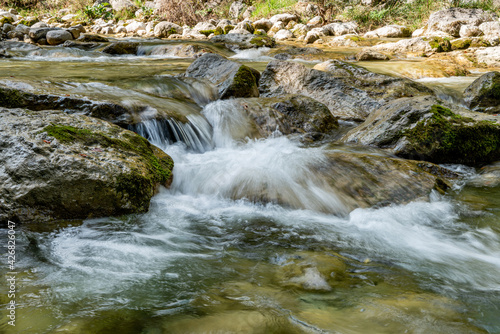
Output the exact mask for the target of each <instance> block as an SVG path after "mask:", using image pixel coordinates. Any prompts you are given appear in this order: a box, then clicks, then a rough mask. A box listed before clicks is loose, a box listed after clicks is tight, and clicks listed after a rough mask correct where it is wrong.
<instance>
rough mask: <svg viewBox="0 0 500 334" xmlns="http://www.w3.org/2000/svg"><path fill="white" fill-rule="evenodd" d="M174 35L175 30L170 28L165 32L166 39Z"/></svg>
mask: <svg viewBox="0 0 500 334" xmlns="http://www.w3.org/2000/svg"><path fill="white" fill-rule="evenodd" d="M174 34H177V29H175V28H173V27H172V28H170V29H168V30H167V37H168V36H170V35H174Z"/></svg>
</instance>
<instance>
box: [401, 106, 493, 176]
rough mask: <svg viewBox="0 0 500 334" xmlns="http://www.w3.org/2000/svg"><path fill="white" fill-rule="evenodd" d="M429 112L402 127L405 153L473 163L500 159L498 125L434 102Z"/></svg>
mask: <svg viewBox="0 0 500 334" xmlns="http://www.w3.org/2000/svg"><path fill="white" fill-rule="evenodd" d="M430 112H431V117H429V118H426V119H423V120H421V121H419V122H418V123H417V124H416V125H415V126H414V127H413V128H411V129H409V130H406V131H403V133H402V135H403V136H405V137H406V138H407V140H408V142H409V144H410V145H409V150H408V151H407V152H406V154H405V155H406V156H405V157H408V158H412V159H422V160H428V161H431V162H435V163H459V164H466V165H472V166H481V165H485V164H487V163H489V162H492V161H496V160H498V159H500V126H499V125H497V124H493V123H491V122H487V121H480V122H475V121H473V120H472V119H470V118H464V117H461V116H459V115H457V114H455V113H453V112H452V111H451V110H450V109H448V108H445V107H443V106H441V105H437V104H436V105H433V106H432V107H431V110H430Z"/></svg>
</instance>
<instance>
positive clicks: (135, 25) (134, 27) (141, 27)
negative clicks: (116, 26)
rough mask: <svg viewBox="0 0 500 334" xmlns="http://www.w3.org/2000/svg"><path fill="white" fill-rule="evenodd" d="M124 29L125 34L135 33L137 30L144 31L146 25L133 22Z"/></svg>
mask: <svg viewBox="0 0 500 334" xmlns="http://www.w3.org/2000/svg"><path fill="white" fill-rule="evenodd" d="M125 29H127V33H135V32H137V31H138V30H146V25H145V24H144V23H143V22H138V21H133V22H131V23H130V24H128V25H127V26H126V27H125Z"/></svg>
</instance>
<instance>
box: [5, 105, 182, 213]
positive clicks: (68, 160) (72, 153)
mask: <svg viewBox="0 0 500 334" xmlns="http://www.w3.org/2000/svg"><path fill="white" fill-rule="evenodd" d="M0 147H1V148H2V150H1V151H0V155H1V158H0V221H1V222H4V221H6V220H7V219H11V220H14V221H18V222H22V223H43V222H46V221H52V220H68V219H86V218H90V217H93V218H95V217H103V216H113V215H122V214H130V213H136V212H145V211H147V210H148V207H149V201H150V199H151V197H152V196H153V194H154V193H155V191H156V188H157V187H158V186H159V185H168V184H169V182H170V179H171V170H172V167H173V162H172V159H171V158H170V157H169V156H167V155H166V154H165V153H163V152H162V151H161V150H159V149H158V148H156V147H154V146H153V145H151V144H149V142H148V141H146V140H145V139H144V138H142V137H140V136H139V135H137V134H135V133H133V132H131V131H128V130H124V129H122V128H119V127H118V126H116V125H112V124H110V123H108V122H106V121H102V120H98V119H94V118H90V117H87V116H83V115H67V114H65V113H63V112H59V111H38V112H33V111H26V110H22V109H1V110H0Z"/></svg>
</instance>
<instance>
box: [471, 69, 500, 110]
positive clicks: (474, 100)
mask: <svg viewBox="0 0 500 334" xmlns="http://www.w3.org/2000/svg"><path fill="white" fill-rule="evenodd" d="M464 100H465V103H466V104H467V106H468V107H469V108H470V109H472V110H474V111H481V112H487V113H491V114H497V113H499V112H500V72H496V71H495V72H488V73H486V74H483V75H482V76H480V77H479V78H477V79H476V80H474V82H473V83H472V84H470V86H469V87H467V88H466V89H465V92H464Z"/></svg>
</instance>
